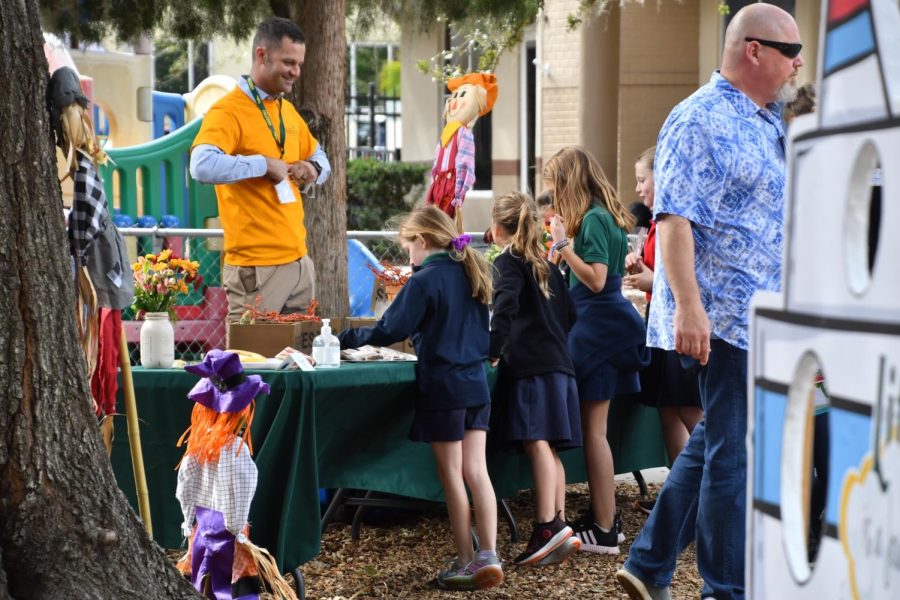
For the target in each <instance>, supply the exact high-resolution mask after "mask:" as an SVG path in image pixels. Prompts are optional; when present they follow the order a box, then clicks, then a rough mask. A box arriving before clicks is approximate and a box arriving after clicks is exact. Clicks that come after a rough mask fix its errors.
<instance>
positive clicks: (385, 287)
mask: <svg viewBox="0 0 900 600" xmlns="http://www.w3.org/2000/svg"><path fill="white" fill-rule="evenodd" d="M402 288H403V286H402V285H391V284H388V283H385V282H384V281H383V280H381V279H379V278H377V277H376V278H375V281H374V283H373V284H372V312H373V313H374V314H375V318H376V319H380V318H381V315H383V314H384V311H386V310H387V307H388V306H390V304H391V302H393V301H394V296H396V295H397V294H399V293H400V290H401V289H402Z"/></svg>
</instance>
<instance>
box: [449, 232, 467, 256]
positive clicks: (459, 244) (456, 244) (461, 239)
mask: <svg viewBox="0 0 900 600" xmlns="http://www.w3.org/2000/svg"><path fill="white" fill-rule="evenodd" d="M471 242H472V236H471V235H469V234H467V233H463V234H460V235H458V236H456V237H455V238H453V239H452V240H450V244H451V245H452V246H453V248H455V249H456V251H457V252H462V251H463V248H465V247H466V246H468V245H469V244H470V243H471Z"/></svg>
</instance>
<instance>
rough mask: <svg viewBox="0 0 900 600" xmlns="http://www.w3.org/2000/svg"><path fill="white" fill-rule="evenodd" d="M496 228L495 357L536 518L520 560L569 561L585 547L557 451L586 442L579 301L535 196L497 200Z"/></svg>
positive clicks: (509, 430) (506, 420)
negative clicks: (576, 353)
mask: <svg viewBox="0 0 900 600" xmlns="http://www.w3.org/2000/svg"><path fill="white" fill-rule="evenodd" d="M492 216H493V225H492V227H491V232H492V233H493V236H494V241H495V243H497V244H499V245H501V246H504V248H503V251H502V252H501V253H500V254H499V255H498V256H497V258H496V259H495V260H494V313H493V317H492V318H491V348H490V356H491V360H492V361H493V363H494V365H497V364H498V363H499V367H500V374H499V381H500V383H499V385H498V388H499V392H500V394H502V396H503V397H504V400H505V402H504V403H503V408H502V409H501V410H502V416H501V420H502V423H503V431H502V433H503V438H504V439H505V440H506V441H507V442H513V443H516V444H521V446H522V447H524V449H525V453H526V454H528V458H529V459H531V472H532V475H533V478H534V489H535V500H536V502H535V517H536V518H535V523H534V529H533V530H532V533H531V539H530V540H529V542H528V545H527V546H526V548H525V551H524V552H522V553H521V554H520V555H519V556H518V557H517V558H516V560H515V562H516V564H518V565H538V564H552V563H558V562H562V561H564V560H566V559H567V558H568V557H569V555H570V554H572V553H573V552H575V551H577V550H578V549H579V548H580V547H581V542H580V541H579V540H578V538H575V537H573V536H572V528H571V527H569V526H568V525H567V524H566V522H565V520H564V519H565V494H566V488H565V485H566V474H565V471H564V470H563V465H562V462H560V460H559V456H558V455H557V454H556V449H565V448H572V447H578V446H581V420H580V418H579V412H578V389H577V387H576V384H575V369H574V367H573V366H572V359H571V358H569V348H568V343H567V335H568V332H569V329H570V328H571V326H572V323H573V322H574V321H575V305H574V304H573V303H572V299H571V298H570V297H569V292H568V289H567V286H566V283H565V281H564V280H563V276H562V275H561V274H560V272H559V269H557V268H556V266H555V265H552V264H551V263H550V262H549V261H548V260H547V258H546V251H545V248H544V245H543V243H542V240H541V238H542V235H541V234H542V227H541V225H539V224H538V221H537V219H536V216H535V211H534V208H533V206H532V201H531V198H529V197H528V196H526V195H524V194H520V193H518V192H513V193H511V194H507V195H505V196H503V197H502V198H500V199H498V200H497V202H496V203H494V209H493V213H492Z"/></svg>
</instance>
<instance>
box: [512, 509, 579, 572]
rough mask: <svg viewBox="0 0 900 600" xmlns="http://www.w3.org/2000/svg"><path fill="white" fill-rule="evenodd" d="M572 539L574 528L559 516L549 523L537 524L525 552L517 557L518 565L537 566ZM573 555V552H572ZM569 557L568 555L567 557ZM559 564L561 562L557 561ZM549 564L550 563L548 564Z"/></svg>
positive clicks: (516, 562)
mask: <svg viewBox="0 0 900 600" xmlns="http://www.w3.org/2000/svg"><path fill="white" fill-rule="evenodd" d="M571 537H572V528H571V527H569V526H568V525H566V523H565V521H563V520H562V519H560V518H559V515H557V516H556V517H554V518H553V520H552V521H550V522H548V523H535V524H534V529H533V530H532V532H531V539H530V540H528V545H527V546H526V547H525V551H524V552H522V554H520V555H519V556H517V557H516V559H515V561H513V562H515V564H517V565H536V564H539V563H541V561H542V560H544V559H545V558H547V557H548V555H550V554H551V553H552V552H554V551H555V550H557V549H558V548H559V547H560V546H562V545H564V544H565V542H566V540H567V539H569V538H571ZM570 553H571V552H570ZM566 556H568V554H567V555H566ZM557 562H561V560H560V561H557ZM547 564H549V563H547Z"/></svg>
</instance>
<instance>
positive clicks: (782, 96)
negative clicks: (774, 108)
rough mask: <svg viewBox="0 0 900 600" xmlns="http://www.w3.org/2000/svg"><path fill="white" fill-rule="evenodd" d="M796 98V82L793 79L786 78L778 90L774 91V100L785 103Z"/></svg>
mask: <svg viewBox="0 0 900 600" xmlns="http://www.w3.org/2000/svg"><path fill="white" fill-rule="evenodd" d="M796 99H797V83H796V81H795V80H793V79H788V80H787V81H785V82H784V84H782V86H781V87H780V88H778V91H777V92H775V101H776V102H783V103H785V104H787V103H788V102H793V101H794V100H796Z"/></svg>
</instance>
